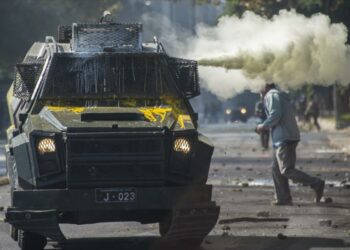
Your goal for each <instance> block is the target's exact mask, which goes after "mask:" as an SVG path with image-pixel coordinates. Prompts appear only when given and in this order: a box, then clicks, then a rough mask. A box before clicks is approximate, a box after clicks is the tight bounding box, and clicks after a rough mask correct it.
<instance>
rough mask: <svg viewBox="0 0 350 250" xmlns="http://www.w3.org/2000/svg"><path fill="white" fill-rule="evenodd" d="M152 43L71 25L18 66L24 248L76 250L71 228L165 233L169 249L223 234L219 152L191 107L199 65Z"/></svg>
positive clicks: (137, 32)
mask: <svg viewBox="0 0 350 250" xmlns="http://www.w3.org/2000/svg"><path fill="white" fill-rule="evenodd" d="M141 34H142V26H141V25H139V24H118V23H111V22H110V23H100V24H73V25H72V26H61V27H59V38H58V41H57V42H56V40H55V39H54V38H53V37H47V38H46V41H45V42H43V43H34V44H33V46H32V47H31V49H30V50H29V51H28V53H27V55H26V56H25V58H24V60H23V62H21V63H19V64H17V65H16V74H15V76H16V77H15V80H14V82H13V84H12V86H11V90H10V91H9V95H8V102H9V103H8V104H9V110H10V113H11V118H12V121H13V124H12V126H11V127H10V128H9V129H8V150H7V167H8V172H9V175H10V179H11V187H12V190H11V194H12V204H11V207H9V208H8V210H7V212H6V221H7V222H8V223H10V224H11V226H12V237H13V238H14V239H15V240H18V243H19V246H20V247H21V249H23V250H24V249H36V250H37V249H43V248H44V247H45V245H46V240H47V238H49V239H52V240H54V241H58V242H62V241H64V240H65V237H64V235H63V234H62V232H61V230H60V227H59V224H63V223H70V224H89V223H98V222H113V221H115V222H117V221H137V222H141V223H159V225H160V234H161V238H160V240H161V241H165V242H177V243H178V242H182V243H184V242H185V243H186V244H187V243H191V244H197V245H199V244H200V243H201V241H202V240H203V238H204V237H205V236H206V235H207V234H208V233H209V232H210V230H211V229H212V228H213V227H214V225H215V224H216V221H217V218H218V214H219V207H218V206H216V204H215V202H212V201H211V193H212V187H211V186H210V185H206V181H207V177H208V171H209V166H210V161H211V156H212V153H213V146H212V145H211V143H210V142H209V140H208V139H207V138H206V137H205V136H203V135H201V134H200V133H198V131H197V115H196V114H195V113H194V111H193V110H192V108H191V105H190V103H189V99H190V98H192V97H194V96H197V95H199V85H198V72H197V63H196V62H195V61H189V60H184V59H179V58H173V57H170V56H168V55H167V54H166V53H165V51H164V49H163V46H162V44H161V43H159V42H157V41H156V40H155V41H154V42H153V43H142V41H141Z"/></svg>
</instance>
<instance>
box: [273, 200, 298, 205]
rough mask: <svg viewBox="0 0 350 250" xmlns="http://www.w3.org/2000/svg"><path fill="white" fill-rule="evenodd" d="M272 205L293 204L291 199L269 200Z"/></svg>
mask: <svg viewBox="0 0 350 250" xmlns="http://www.w3.org/2000/svg"><path fill="white" fill-rule="evenodd" d="M271 205H272V206H293V202H292V201H277V200H275V201H271Z"/></svg>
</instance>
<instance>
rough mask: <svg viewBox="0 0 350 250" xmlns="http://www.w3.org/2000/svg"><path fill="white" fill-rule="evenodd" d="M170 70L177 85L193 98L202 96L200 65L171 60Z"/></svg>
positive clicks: (194, 62) (187, 95) (183, 60)
mask: <svg viewBox="0 0 350 250" xmlns="http://www.w3.org/2000/svg"><path fill="white" fill-rule="evenodd" d="M168 61H169V68H170V71H171V73H172V75H173V77H174V78H175V79H176V82H177V84H178V85H179V86H180V87H181V89H182V90H183V91H184V92H185V94H186V97H188V98H191V97H195V96H198V95H199V94H200V88H199V79H198V65H197V62H196V61H191V60H185V59H180V58H169V59H168Z"/></svg>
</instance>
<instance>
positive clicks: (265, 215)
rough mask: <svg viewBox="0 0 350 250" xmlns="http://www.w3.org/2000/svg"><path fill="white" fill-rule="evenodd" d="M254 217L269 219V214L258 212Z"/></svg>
mask: <svg viewBox="0 0 350 250" xmlns="http://www.w3.org/2000/svg"><path fill="white" fill-rule="evenodd" d="M256 216H258V217H263V218H267V217H270V212H268V211H260V212H258V213H257V214H256Z"/></svg>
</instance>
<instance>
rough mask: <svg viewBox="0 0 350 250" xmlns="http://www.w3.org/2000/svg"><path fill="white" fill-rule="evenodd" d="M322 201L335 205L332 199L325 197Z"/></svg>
mask: <svg viewBox="0 0 350 250" xmlns="http://www.w3.org/2000/svg"><path fill="white" fill-rule="evenodd" d="M321 201H322V202H324V203H333V199H332V198H331V197H323V198H322V200H321Z"/></svg>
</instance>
